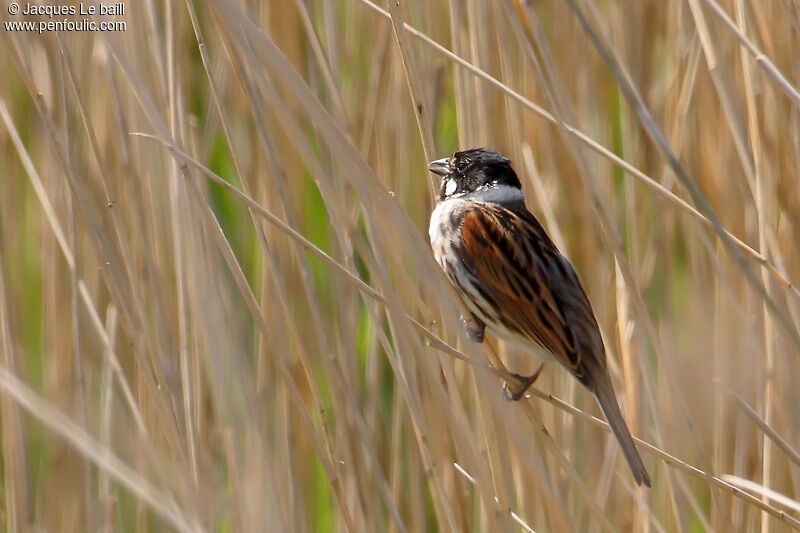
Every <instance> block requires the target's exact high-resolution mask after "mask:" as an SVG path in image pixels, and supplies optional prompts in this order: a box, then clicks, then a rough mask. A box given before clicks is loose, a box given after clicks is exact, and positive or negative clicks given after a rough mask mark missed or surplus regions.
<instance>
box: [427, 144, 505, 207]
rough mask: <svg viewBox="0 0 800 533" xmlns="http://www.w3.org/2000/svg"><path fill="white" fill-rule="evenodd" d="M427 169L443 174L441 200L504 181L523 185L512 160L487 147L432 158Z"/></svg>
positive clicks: (440, 191)
mask: <svg viewBox="0 0 800 533" xmlns="http://www.w3.org/2000/svg"><path fill="white" fill-rule="evenodd" d="M428 170H430V171H431V172H433V173H434V174H438V175H440V176H442V187H441V189H440V190H439V201H440V202H441V201H443V200H446V199H447V198H451V197H454V196H455V197H460V196H467V195H470V194H472V193H478V192H481V191H482V190H489V189H492V188H496V187H499V186H501V185H506V186H508V187H511V188H514V189H517V190H519V189H521V185H520V183H519V178H517V174H516V172H514V169H513V168H511V161H510V160H509V159H508V158H507V157H505V156H503V155H500V154H498V153H497V152H492V151H491V150H487V149H485V148H473V149H471V150H464V151H463V152H456V153H454V154H453V155H452V156H450V157H446V158H443V159H438V160H436V161H432V162H431V163H430V164H429V165H428Z"/></svg>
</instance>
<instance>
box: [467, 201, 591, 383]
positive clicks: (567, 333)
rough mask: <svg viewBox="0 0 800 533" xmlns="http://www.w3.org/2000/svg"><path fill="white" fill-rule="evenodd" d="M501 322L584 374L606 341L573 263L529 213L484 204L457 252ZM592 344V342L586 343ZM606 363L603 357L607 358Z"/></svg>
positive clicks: (471, 215) (471, 216) (474, 212)
mask: <svg viewBox="0 0 800 533" xmlns="http://www.w3.org/2000/svg"><path fill="white" fill-rule="evenodd" d="M456 253H457V254H459V256H460V258H461V260H462V263H463V265H464V266H465V267H466V269H467V271H468V272H469V273H470V275H472V276H473V277H474V278H475V281H476V282H477V283H476V284H475V286H476V288H478V290H479V292H480V293H481V296H482V297H483V298H484V299H486V300H487V302H486V303H488V304H489V307H490V308H491V309H492V310H493V311H494V312H495V313H496V314H497V315H498V316H497V319H498V321H499V322H501V323H502V324H503V325H504V326H505V327H506V328H507V329H509V330H510V331H512V332H514V333H517V334H519V335H522V336H523V337H527V338H528V339H530V340H531V341H533V342H535V343H537V344H539V345H540V346H542V347H543V348H544V349H546V350H548V351H549V352H551V353H552V354H553V355H554V356H555V357H556V358H557V359H558V360H559V362H561V363H562V364H563V365H564V366H565V367H567V368H568V369H570V370H572V371H573V372H578V373H580V370H579V366H580V364H581V357H582V356H583V355H584V354H586V353H587V348H588V352H589V353H591V354H592V355H596V354H597V352H596V346H592V344H595V343H596V342H598V341H599V342H600V354H601V356H602V353H603V349H602V340H601V339H600V335H599V331H597V322H596V321H595V318H594V313H593V312H592V310H591V306H590V304H589V300H588V298H587V297H586V294H585V293H584V291H583V288H582V287H581V284H580V281H579V280H578V277H577V274H576V273H575V271H574V269H573V268H572V265H571V264H570V263H569V262H568V261H567V259H566V258H564V257H563V256H562V255H561V254H560V253H559V251H558V249H557V248H556V247H555V245H554V244H553V243H552V241H551V240H550V238H549V237H548V236H547V234H546V233H545V231H544V229H543V228H542V227H541V225H540V224H539V223H538V221H537V220H536V219H535V218H534V216H533V215H532V214H530V213H529V212H528V211H527V210H526V209H524V208H522V209H515V210H511V209H508V208H505V207H502V206H492V205H487V204H482V205H481V206H480V208H479V209H470V210H468V211H467V212H466V214H465V215H464V218H463V220H462V224H461V239H460V242H459V246H458V247H457V248H456ZM584 341H589V342H584ZM603 359H604V357H603Z"/></svg>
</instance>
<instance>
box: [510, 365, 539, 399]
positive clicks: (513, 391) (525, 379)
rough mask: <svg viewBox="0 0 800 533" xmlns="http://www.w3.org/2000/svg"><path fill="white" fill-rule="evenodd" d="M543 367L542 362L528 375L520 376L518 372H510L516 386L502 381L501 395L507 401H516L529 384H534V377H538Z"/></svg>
mask: <svg viewBox="0 0 800 533" xmlns="http://www.w3.org/2000/svg"><path fill="white" fill-rule="evenodd" d="M543 368H544V363H542V364H540V365H539V368H537V369H536V372H534V373H533V374H531V375H530V376H520V375H519V374H511V375H512V376H513V377H514V379H516V380H517V384H516V385H517V386H516V387H513V388H512V386H511V385H509V384H508V382H507V381H503V396H505V399H506V400H508V401H509V402H516V401H517V400H519V399H520V398H522V396H523V395H524V394H525V391H527V390H528V389H529V388H530V386H531V385H533V384H534V382H535V381H536V379H537V378H538V377H539V374H541V373H542V369H543Z"/></svg>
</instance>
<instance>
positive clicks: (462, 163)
mask: <svg viewBox="0 0 800 533" xmlns="http://www.w3.org/2000/svg"><path fill="white" fill-rule="evenodd" d="M470 163H472V161H470V160H469V158H468V157H465V158H464V159H461V160H459V161H458V163H456V170H458V171H459V172H463V171H465V170H466V169H467V167H468V166H469V165H470Z"/></svg>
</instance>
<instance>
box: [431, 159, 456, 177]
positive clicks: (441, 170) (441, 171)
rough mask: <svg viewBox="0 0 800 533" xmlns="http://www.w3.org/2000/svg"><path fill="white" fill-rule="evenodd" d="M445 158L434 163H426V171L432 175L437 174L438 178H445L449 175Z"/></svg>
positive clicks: (448, 165) (448, 164)
mask: <svg viewBox="0 0 800 533" xmlns="http://www.w3.org/2000/svg"><path fill="white" fill-rule="evenodd" d="M448 159H449V158H447V157H443V158H442V159H437V160H436V161H431V162H430V163H428V170H430V171H431V172H433V173H434V174H438V175H439V176H447V175H448V174H450V172H451V171H450V163H448Z"/></svg>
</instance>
